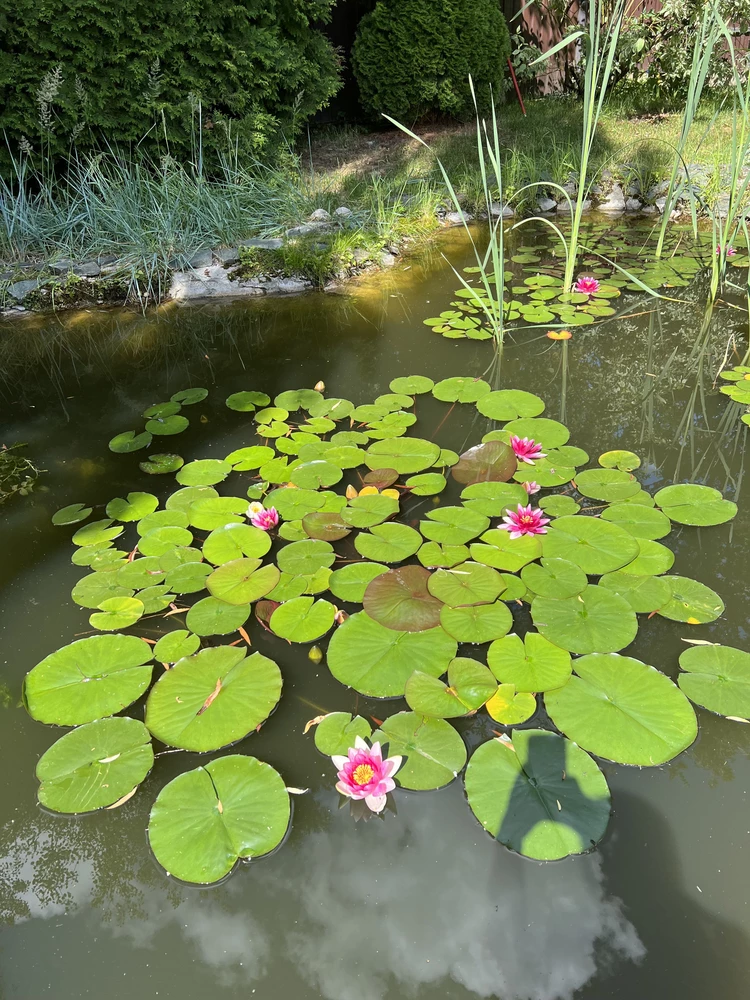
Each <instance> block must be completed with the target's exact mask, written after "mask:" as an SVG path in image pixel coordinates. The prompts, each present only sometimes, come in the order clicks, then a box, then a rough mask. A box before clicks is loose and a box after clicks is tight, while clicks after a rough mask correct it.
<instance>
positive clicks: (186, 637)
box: [154, 628, 201, 663]
mask: <svg viewBox="0 0 750 1000" xmlns="http://www.w3.org/2000/svg"><path fill="white" fill-rule="evenodd" d="M200 644H201V641H200V638H199V637H198V636H197V635H193V633H192V632H188V630H187V629H184V628H180V629H175V631H174V632H168V633H167V634H166V635H164V636H162V637H161V639H159V641H158V642H157V644H156V645H155V646H154V659H155V660H157V661H158V662H159V663H176V662H177V661H178V660H181V659H182V658H183V657H184V656H192V655H193V653H195V652H197V651H198V649H199V648H200Z"/></svg>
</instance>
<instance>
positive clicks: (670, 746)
mask: <svg viewBox="0 0 750 1000" xmlns="http://www.w3.org/2000/svg"><path fill="white" fill-rule="evenodd" d="M575 670H576V675H577V676H576V675H574V676H573V677H571V678H570V680H569V681H568V683H567V684H566V685H565V686H564V687H562V688H558V689H557V690H556V691H548V692H547V693H546V694H545V696H544V703H545V705H546V708H547V711H548V712H549V715H550V718H551V719H552V721H553V722H554V724H555V725H556V726H557V728H558V729H559V730H560V731H561V732H563V733H565V735H566V736H567V737H569V738H570V739H571V740H573V741H574V742H575V743H577V744H578V745H579V746H581V747H583V748H584V749H585V750H588V751H589V752H590V753H595V754H596V755H597V756H598V757H605V758H606V759H607V760H614V761H617V763H619V764H637V765H640V766H649V765H651V766H656V765H658V764H665V763H666V762H667V761H668V760H672V758H673V757H676V756H677V754H679V753H681V752H682V751H683V750H685V749H687V747H689V746H690V744H691V743H692V742H693V740H694V739H695V737H696V735H697V732H698V725H697V722H696V718H695V712H694V711H693V709H692V706H691V705H690V702H689V701H688V700H687V698H686V697H685V695H684V694H683V693H682V692H681V691H680V689H679V688H678V687H677V686H676V685H675V684H673V683H672V681H671V680H670V679H669V678H668V677H666V676H665V675H664V674H662V673H660V672H659V671H658V670H655V669H654V667H651V666H648V665H647V664H645V663H642V662H641V661H640V660H635V659H633V658H632V657H630V656H618V655H616V654H613V653H609V654H606V655H605V654H602V653H593V654H591V655H590V656H582V657H580V658H579V659H577V660H576V661H575Z"/></svg>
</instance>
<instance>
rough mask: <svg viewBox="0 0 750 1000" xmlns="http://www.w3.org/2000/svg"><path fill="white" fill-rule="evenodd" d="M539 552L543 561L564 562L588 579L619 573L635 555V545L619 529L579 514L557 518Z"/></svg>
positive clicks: (626, 534)
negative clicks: (542, 553) (574, 566)
mask: <svg viewBox="0 0 750 1000" xmlns="http://www.w3.org/2000/svg"><path fill="white" fill-rule="evenodd" d="M542 548H543V551H544V555H545V556H546V557H547V558H550V559H567V560H568V561H569V562H572V563H575V564H576V566H579V567H580V568H581V569H582V570H583V572H584V573H588V574H590V575H591V574H596V575H599V574H601V573H611V572H612V571H613V570H616V569H620V568H621V567H623V566H625V565H627V563H629V562H632V560H633V559H635V557H636V556H637V555H638V552H639V546H638V542H637V541H636V539H635V538H633V536H632V535H631V534H630V533H629V532H627V531H625V530H624V529H623V528H620V527H618V526H617V525H616V524H610V523H609V522H607V521H602V520H601V519H600V518H597V517H583V516H581V515H580V514H574V515H572V516H568V517H558V518H557V520H556V521H555V523H554V525H552V526H551V527H550V528H549V529H548V531H547V534H546V535H545V536H544V541H543V542H542Z"/></svg>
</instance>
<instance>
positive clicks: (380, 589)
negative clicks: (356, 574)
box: [272, 566, 442, 632]
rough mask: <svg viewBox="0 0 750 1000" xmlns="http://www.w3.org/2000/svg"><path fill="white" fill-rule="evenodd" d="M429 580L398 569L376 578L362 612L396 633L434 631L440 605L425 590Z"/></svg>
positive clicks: (416, 570) (414, 570)
mask: <svg viewBox="0 0 750 1000" xmlns="http://www.w3.org/2000/svg"><path fill="white" fill-rule="evenodd" d="M430 576H431V574H430V573H429V571H428V570H426V569H424V568H423V567H422V566H401V567H399V568H398V569H391V570H389V571H388V572H387V573H383V574H380V575H378V576H376V577H375V578H374V579H373V580H372V581H371V582H370V583H369V584H368V586H367V589H366V590H365V594H364V600H363V605H364V610H365V611H366V612H367V614H368V615H369V616H370V618H372V619H373V620H374V621H376V622H379V623H380V624H381V625H385V627H386V628H390V629H395V630H396V631H399V632H424V631H425V629H429V628H435V627H436V626H437V625H439V624H440V609H441V607H442V604H441V602H440V601H439V600H437V599H436V598H435V597H433V596H432V594H431V593H430V591H429V590H428V589H427V586H428V582H429V581H430ZM272 627H273V626H272Z"/></svg>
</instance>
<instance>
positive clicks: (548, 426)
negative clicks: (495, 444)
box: [503, 417, 570, 451]
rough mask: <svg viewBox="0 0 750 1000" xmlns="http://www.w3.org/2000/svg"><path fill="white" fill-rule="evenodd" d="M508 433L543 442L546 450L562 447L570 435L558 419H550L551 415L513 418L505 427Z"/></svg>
mask: <svg viewBox="0 0 750 1000" xmlns="http://www.w3.org/2000/svg"><path fill="white" fill-rule="evenodd" d="M503 430H504V431H505V432H506V433H508V434H515V435H516V437H520V438H531V439H532V440H533V441H536V443H537V444H541V445H542V446H543V447H544V449H545V451H549V450H550V448H560V447H561V446H562V445H564V444H567V442H568V438H569V437H570V431H569V430H568V428H567V427H566V426H565V425H564V424H561V423H560V422H559V421H558V420H550V419H549V417H521V418H520V419H518V420H511V421H510V422H509V423H507V424H506V425H505V427H503Z"/></svg>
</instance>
